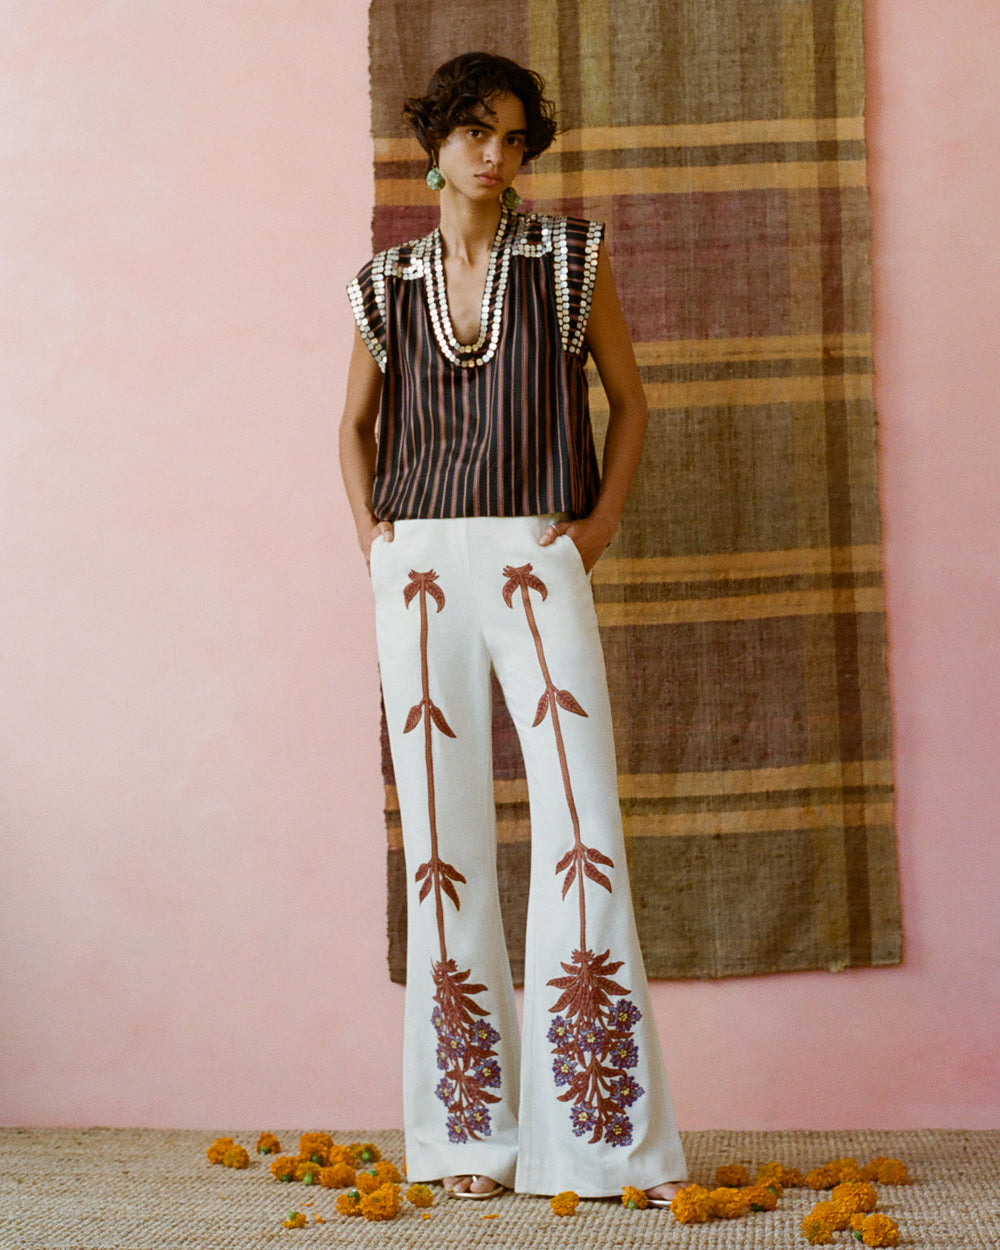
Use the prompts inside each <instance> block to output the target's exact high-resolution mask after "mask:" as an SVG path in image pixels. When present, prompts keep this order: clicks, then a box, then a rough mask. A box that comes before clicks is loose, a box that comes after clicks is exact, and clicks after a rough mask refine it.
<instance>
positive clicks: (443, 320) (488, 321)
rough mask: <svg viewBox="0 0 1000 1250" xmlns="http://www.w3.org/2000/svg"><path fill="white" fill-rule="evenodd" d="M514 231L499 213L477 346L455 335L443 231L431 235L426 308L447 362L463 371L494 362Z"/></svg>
mask: <svg viewBox="0 0 1000 1250" xmlns="http://www.w3.org/2000/svg"><path fill="white" fill-rule="evenodd" d="M510 229H511V214H510V213H509V212H508V211H507V209H505V208H501V210H500V224H499V225H498V226H497V232H496V234H495V235H494V236H493V246H492V247H491V248H490V259H489V265H488V266H487V269H486V284H485V285H484V287H483V303H482V308H481V309H480V312H479V335H478V337H477V339H476V341H475V342H474V343H460V342H459V341H458V339H457V338H456V336H455V328H454V326H453V325H452V323H451V314H450V313H449V311H448V289H447V287H446V286H445V280H444V263H443V261H442V255H441V231H440V230H439V229H438V230H435V231H434V233H433V234H432V235H431V238H430V243H431V254H430V257H429V261H430V263H429V264H425V266H424V287H425V290H426V292H427V306H428V308H429V309H430V314H431V325H432V326H433V327H434V337H435V338H436V339H437V344H438V347H440V349H441V352H442V354H443V355H444V357H445V359H446V360H449V361H451V363H452V364H453V365H458V367H459V368H461V369H475V368H476V367H477V366H478V365H485V364H486V363H487V362H488V361H490V360H492V359H493V355H494V353H495V352H496V349H497V344H498V343H499V341H500V326H501V322H502V320H503V304H504V296H505V295H506V293H507V276H508V272H509V270H510V252H511V249H510V248H509V247H508V246H507V240H508V235H509V234H510Z"/></svg>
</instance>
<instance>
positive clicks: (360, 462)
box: [340, 328, 392, 563]
mask: <svg viewBox="0 0 1000 1250" xmlns="http://www.w3.org/2000/svg"><path fill="white" fill-rule="evenodd" d="M381 395H382V373H381V370H380V369H379V367H378V365H377V364H376V363H375V361H374V360H373V359H372V355H371V353H370V352H369V350H368V348H367V347H365V344H364V340H363V339H362V337H361V333H360V331H358V330H357V328H355V332H354V347H353V350H352V351H351V363H350V367H349V368H348V371H347V398H346V399H345V401H344V415H343V417H342V418H341V421H340V471H341V473H342V474H343V478H344V486H345V488H346V490H347V499H348V502H349V503H350V505H351V512H352V513H353V515H354V524H355V526H356V527H357V531H358V543H359V545H360V547H361V550H362V552H363V554H364V557H365V562H366V563H367V561H368V555H369V552H370V551H371V546H372V543H373V542H374V540H375V536H376V534H378V533H382V534H384V535H385V537H386V539H387V540H388V541H389V542H391V541H392V525H391V523H390V522H389V521H379V519H378V518H377V517H376V516H375V513H374V512H373V511H372V479H373V477H374V476H375V423H376V421H377V420H378V410H379V400H380V398H381Z"/></svg>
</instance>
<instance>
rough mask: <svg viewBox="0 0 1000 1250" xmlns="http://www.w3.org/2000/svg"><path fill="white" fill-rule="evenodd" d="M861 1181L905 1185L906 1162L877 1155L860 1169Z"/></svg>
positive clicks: (906, 1179)
mask: <svg viewBox="0 0 1000 1250" xmlns="http://www.w3.org/2000/svg"><path fill="white" fill-rule="evenodd" d="M861 1179H862V1180H863V1181H876V1182H877V1183H878V1184H879V1185H905V1184H907V1182H908V1181H909V1177H908V1176H907V1174H906V1164H905V1163H903V1162H901V1161H900V1160H899V1159H887V1158H886V1157H885V1155H878V1156H877V1158H874V1159H872V1161H871V1163H866V1164H865V1166H864V1167H863V1168H862V1169H861Z"/></svg>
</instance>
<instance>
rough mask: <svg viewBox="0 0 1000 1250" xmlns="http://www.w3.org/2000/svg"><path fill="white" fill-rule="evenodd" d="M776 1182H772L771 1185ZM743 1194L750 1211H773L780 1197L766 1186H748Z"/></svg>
mask: <svg viewBox="0 0 1000 1250" xmlns="http://www.w3.org/2000/svg"><path fill="white" fill-rule="evenodd" d="M775 1183H776V1182H772V1185H773V1184H775ZM743 1193H744V1194H745V1195H746V1199H747V1202H748V1203H749V1204H750V1210H751V1211H774V1210H775V1209H776V1208H777V1205H778V1198H779V1197H780V1195H779V1194H778V1193H777V1191H776V1190H775V1189H774V1188H772V1186H768V1185H748V1186H747V1187H746V1188H745V1189H744V1190H743Z"/></svg>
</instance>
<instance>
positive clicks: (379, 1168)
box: [375, 1159, 403, 1185]
mask: <svg viewBox="0 0 1000 1250" xmlns="http://www.w3.org/2000/svg"><path fill="white" fill-rule="evenodd" d="M375 1174H376V1176H379V1177H381V1178H382V1184H383V1185H384V1184H386V1183H387V1182H388V1183H389V1184H392V1185H398V1184H399V1183H400V1182H401V1181H402V1179H403V1178H402V1177H401V1176H400V1174H399V1168H398V1167H396V1165H395V1163H390V1162H389V1160H388V1159H380V1160H379V1161H378V1163H376V1164H375Z"/></svg>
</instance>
